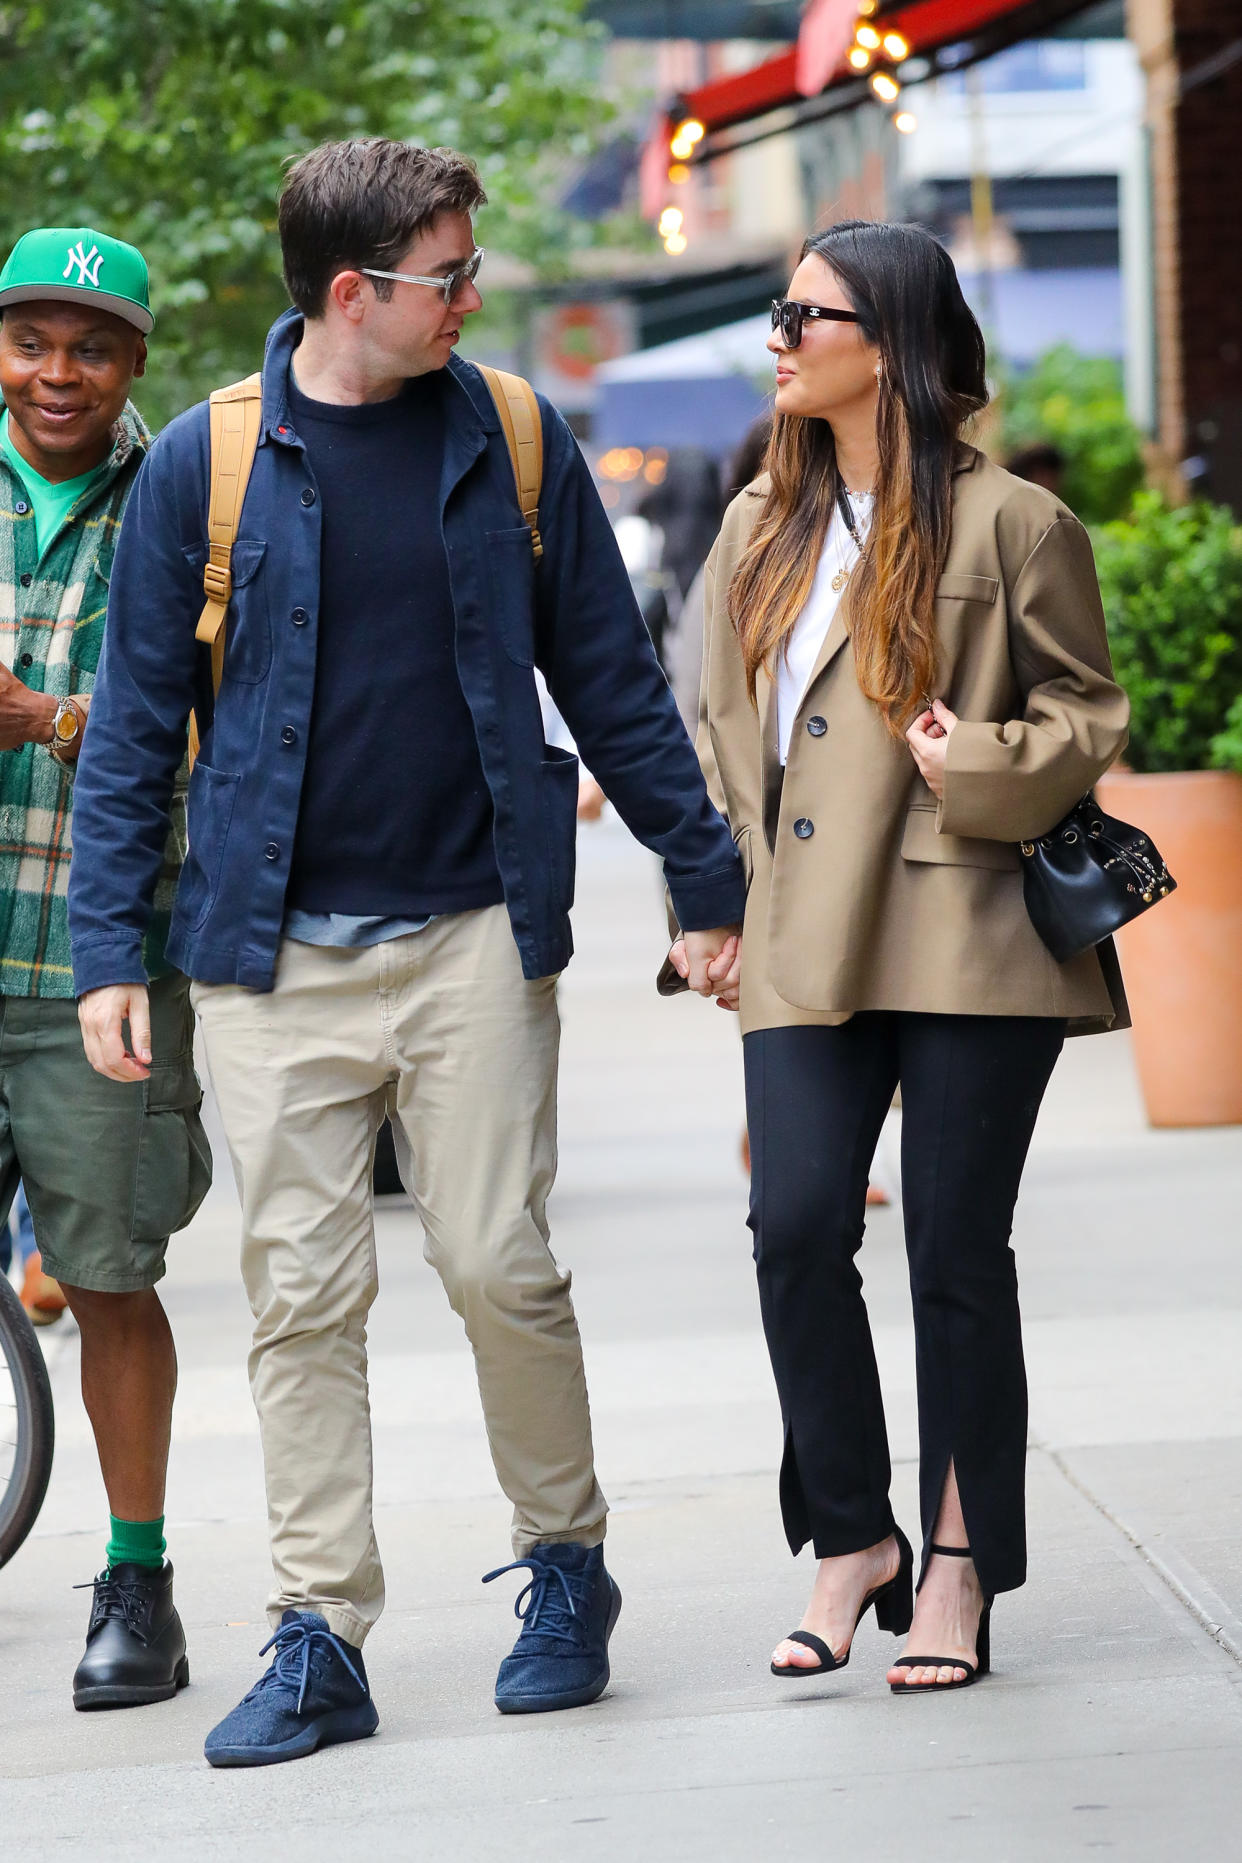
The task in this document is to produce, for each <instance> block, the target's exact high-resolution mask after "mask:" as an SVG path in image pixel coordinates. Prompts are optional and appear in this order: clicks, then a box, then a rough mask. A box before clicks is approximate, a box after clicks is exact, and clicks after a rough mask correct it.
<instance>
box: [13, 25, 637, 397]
mask: <svg viewBox="0 0 1242 1863" xmlns="http://www.w3.org/2000/svg"><path fill="white" fill-rule="evenodd" d="M595 45H596V39H595V36H594V32H593V29H592V28H590V27H589V26H586V25H584V24H583V21H582V18H581V0H523V4H522V5H521V6H520V7H519V6H514V5H513V4H511V0H39V3H38V4H26V5H22V4H15V5H5V4H3V0H0V203H2V206H0V238H2V240H3V244H4V246H5V248H6V249H7V247H8V246H9V245H11V244H12V241H13V240H14V239H15V238H16V237H17V236H18V235H19V234H20V233H22V232H24V231H25V230H26V228H28V227H31V226H38V225H73V224H82V223H85V224H93V225H97V226H99V227H100V228H101V229H103V230H105V231H107V232H110V233H113V234H115V235H117V236H118V237H120V238H124V239H129V240H131V241H132V242H133V243H134V244H135V245H137V246H140V247H141V248H142V250H143V252H144V253H145V254H146V256H147V259H148V261H149V263H150V266H151V276H152V290H153V301H154V307H155V310H156V315H157V319H158V323H157V330H156V339H157V340H156V342H155V343H154V344H153V348H152V376H151V379H150V383H149V386H148V387H147V389H146V390H145V391H144V395H143V406H144V409H145V410H148V412H149V416H154V418H155V421H156V422H157V423H158V422H160V421H162V420H164V419H166V418H168V416H169V415H171V414H172V413H174V412H176V411H177V409H178V408H179V407H182V406H184V405H185V404H186V403H187V402H189V401H191V400H193V399H196V398H197V397H198V396H200V395H202V394H203V393H205V392H206V391H207V390H208V389H209V388H210V387H212V386H213V385H215V384H216V383H218V382H221V381H225V380H229V379H230V378H231V377H233V376H235V375H237V374H242V373H245V372H246V371H248V370H249V369H251V368H253V367H254V366H255V365H256V362H257V360H258V356H259V354H260V346H261V343H262V335H263V331H264V329H265V328H266V326H267V323H268V321H269V320H270V318H271V317H272V316H273V315H274V314H275V313H276V312H277V311H279V310H280V308H281V307H282V305H283V304H284V302H285V301H286V300H285V297H284V292H283V287H282V285H281V283H280V266H279V253H278V250H277V246H276V240H275V203H276V195H277V192H278V189H279V184H280V177H281V173H282V168H283V165H284V163H285V162H286V161H287V160H288V158H290V157H291V156H295V155H298V154H300V153H301V152H302V151H304V150H306V149H308V148H311V147H312V146H313V145H314V144H316V143H318V142H321V141H324V140H327V139H331V138H336V137H347V136H356V135H386V136H394V137H402V138H405V139H407V140H410V141H414V142H419V143H423V144H427V145H435V144H448V145H450V146H451V147H454V148H457V149H460V150H461V151H462V152H463V153H465V154H468V155H471V156H472V157H473V158H474V159H475V160H476V161H477V162H478V165H479V169H480V172H481V175H482V179H483V183H484V186H485V187H486V189H487V192H488V195H489V198H490V201H491V203H492V204H491V205H490V206H489V207H488V208H486V209H485V210H484V213H485V216H486V218H485V220H484V223H483V225H484V236H485V238H486V239H487V240H488V241H491V242H492V243H494V244H495V243H499V244H500V245H502V246H503V248H504V249H505V250H506V251H508V252H511V253H517V254H521V255H523V256H529V257H533V258H535V259H536V261H541V260H546V259H547V258H548V257H549V255H550V254H554V253H555V252H556V250H557V248H558V245H563V242H564V241H565V239H566V238H567V237H569V236H570V235H569V228H568V225H567V223H566V222H565V221H564V220H561V219H558V217H557V216H556V215H555V214H554V213H551V212H550V211H549V210H548V208H547V207H546V205H545V202H546V200H547V198H548V194H549V186H548V184H549V179H550V177H552V176H555V175H556V173H557V172H558V170H561V169H563V166H564V164H565V163H566V162H567V161H568V160H570V159H571V158H572V157H574V156H575V155H579V156H580V155H582V154H583V153H585V152H586V151H587V149H588V148H589V147H590V145H591V141H592V135H593V132H594V131H595V130H596V129H597V128H598V126H599V124H600V123H601V121H602V120H603V118H604V117H605V115H606V110H605V108H604V106H603V105H602V104H601V102H600V99H599V96H598V92H597V88H596V86H595V83H594V62H595V61H594V52H595Z"/></svg>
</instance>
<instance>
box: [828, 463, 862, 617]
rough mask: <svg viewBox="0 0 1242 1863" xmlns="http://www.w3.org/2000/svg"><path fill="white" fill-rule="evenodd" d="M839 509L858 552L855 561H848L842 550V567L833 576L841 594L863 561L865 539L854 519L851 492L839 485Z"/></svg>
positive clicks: (834, 584) (833, 580)
mask: <svg viewBox="0 0 1242 1863" xmlns="http://www.w3.org/2000/svg"><path fill="white" fill-rule="evenodd" d="M837 509H838V511H839V512H840V514H841V522H842V523H843V524H844V526H845V529H846V533H847V535H848V536H849V539H850V541H851V543H852V544H853V545H854V548H855V549H856V550H857V552H858V556H857V559H856V560H855V561H854V562H853V563H847V562H846V560H845V551H844V549H842V550H841V555H840V568H839V569H838V570H837V573H836V575H835V576H834V577H833V578H832V586H833V588H834V589H835V590H836V591H837V592H838V594H839V593H840V591H841V590H842V589H843V588H844V587H845V585H846V583H847V582H848V581H849V579H850V577H851V576H852V575H853V573H854V571H855V569H857V567H858V564H859V563H861V561H862V554H863V539H862V536H861V534H860V533H859V529H858V525H857V524H856V522H855V521H854V513H853V510H852V508H851V506H850V503H849V493H848V492H847V491H846V490H845V487H844V486H838V489H837Z"/></svg>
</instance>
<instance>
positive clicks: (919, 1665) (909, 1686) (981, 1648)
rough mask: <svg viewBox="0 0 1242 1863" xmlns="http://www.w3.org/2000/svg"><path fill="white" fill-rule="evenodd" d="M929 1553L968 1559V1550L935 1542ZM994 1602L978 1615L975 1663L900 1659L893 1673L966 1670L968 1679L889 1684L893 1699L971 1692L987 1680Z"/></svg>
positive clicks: (947, 1658)
mask: <svg viewBox="0 0 1242 1863" xmlns="http://www.w3.org/2000/svg"><path fill="white" fill-rule="evenodd" d="M928 1551H929V1552H933V1553H940V1554H941V1555H942V1556H943V1557H944V1558H946V1559H969V1558H970V1557H971V1551H970V1547H969V1546H937V1545H936V1543H935V1541H934V1540H933V1541H932V1544H931V1546H930V1547H929V1548H928ZM991 1619H992V1600H991V1598H985V1599H984V1600H983V1609H982V1610H981V1611H980V1613H979V1630H978V1633H977V1635H976V1637H975V1660H974V1662H973V1663H971V1662H967V1660H966V1658H965V1657H964V1656H899V1657H898V1658H897V1661H896V1662H895V1663H894V1664H893V1667H894V1669H964V1670H965V1671H966V1673H965V1675H964V1676H962V1677H961V1679H960V1680H956V1681H952V1682H890V1683H889V1685H888V1686H889V1688H890V1690H891V1691H892V1693H893V1694H894V1695H944V1694H947V1693H948V1691H949V1690H950V1689H951V1688H969V1687H970V1686H971V1685H972V1683H975V1682H977V1681H979V1679H980V1677H982V1676H985V1675H986V1674H987V1673H988V1670H989V1669H990V1668H991V1666H992V1631H991Z"/></svg>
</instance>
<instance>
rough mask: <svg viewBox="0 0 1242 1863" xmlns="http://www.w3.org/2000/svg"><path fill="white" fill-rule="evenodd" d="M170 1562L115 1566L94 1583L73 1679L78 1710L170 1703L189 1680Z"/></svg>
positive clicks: (183, 1633)
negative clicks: (81, 1651)
mask: <svg viewBox="0 0 1242 1863" xmlns="http://www.w3.org/2000/svg"><path fill="white" fill-rule="evenodd" d="M172 1586H173V1569H172V1566H171V1565H170V1564H169V1563H168V1561H167V1560H165V1561H164V1564H163V1565H162V1566H161V1567H160V1569H159V1570H158V1571H157V1570H156V1569H155V1568H154V1567H153V1566H149V1565H129V1564H126V1565H114V1566H112V1567H111V1568H110V1569H109V1570H108V1571H106V1572H101V1573H100V1574H99V1577H98V1578H97V1579H96V1580H95V1599H94V1603H93V1604H92V1606H91V1621H90V1623H89V1625H88V1626H87V1631H86V1654H85V1655H84V1656H83V1658H82V1660H81V1662H80V1663H79V1664H78V1666H77V1669H76V1671H75V1673H74V1677H73V1705H74V1707H75V1708H137V1707H141V1706H142V1705H143V1704H144V1703H145V1702H148V1701H169V1700H171V1698H172V1696H174V1695H175V1694H176V1692H177V1690H178V1689H179V1688H184V1687H185V1685H186V1683H187V1682H188V1681H189V1679H190V1665H189V1663H188V1662H187V1661H186V1656H185V1632H184V1631H183V1630H182V1628H181V1619H180V1618H179V1617H178V1616H177V1612H176V1609H175V1607H174V1605H173V1590H172Z"/></svg>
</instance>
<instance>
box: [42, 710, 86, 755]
mask: <svg viewBox="0 0 1242 1863" xmlns="http://www.w3.org/2000/svg"><path fill="white" fill-rule="evenodd" d="M81 735H82V714H81V712H80V711H79V710H78V708H77V706H76V705H75V704H74V703H73V701H72V700H71V699H61V700H60V701H59V702H58V704H57V706H56V710H55V712H54V713H53V715H52V741H51V743H50V744H49V745H48V749H49V750H50V751H51V753H52V755H53V757H55V759H56V761H57V763H66V762H68V761H69V759H68V758H67V757H66V756H65V752H66V751H68V750H72V749H74V748H75V747H76V746H77V743H78V740H79V738H80V737H81Z"/></svg>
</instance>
